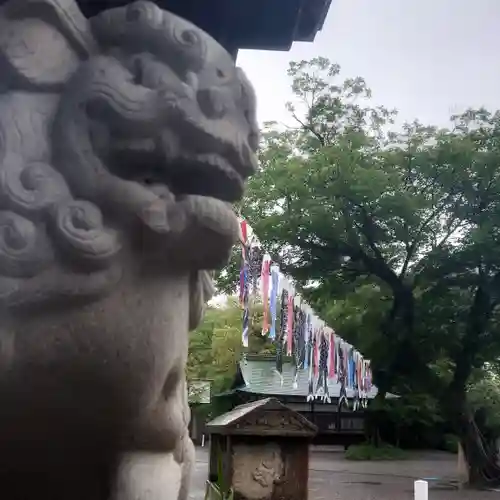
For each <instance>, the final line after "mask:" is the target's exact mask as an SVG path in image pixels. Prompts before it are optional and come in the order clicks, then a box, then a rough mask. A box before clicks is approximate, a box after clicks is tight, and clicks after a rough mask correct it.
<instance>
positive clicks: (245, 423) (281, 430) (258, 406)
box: [207, 398, 318, 437]
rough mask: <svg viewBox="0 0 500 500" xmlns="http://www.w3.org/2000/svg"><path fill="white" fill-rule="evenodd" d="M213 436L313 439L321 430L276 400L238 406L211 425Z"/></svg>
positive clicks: (261, 400)
mask: <svg viewBox="0 0 500 500" xmlns="http://www.w3.org/2000/svg"><path fill="white" fill-rule="evenodd" d="M207 430H208V432H209V433H210V434H230V435H237V434H239V435H254V436H296V437H313V436H314V435H315V434H316V432H317V431H318V428H317V427H316V426H315V425H314V424H313V423H311V422H309V420H307V418H305V417H304V416H302V415H301V414H300V413H298V412H296V411H294V410H292V409H290V408H288V407H287V406H285V405H284V404H282V403H280V401H278V400H277V399H275V398H266V399H260V400H259V401H254V402H252V403H246V404H244V405H240V406H237V407H236V408H234V409H233V410H231V411H229V412H227V413H224V415H220V416H219V417H217V418H215V419H214V420H212V421H211V422H209V423H208V424H207Z"/></svg>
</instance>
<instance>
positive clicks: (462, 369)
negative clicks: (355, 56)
mask: <svg viewBox="0 0 500 500" xmlns="http://www.w3.org/2000/svg"><path fill="white" fill-rule="evenodd" d="M339 71H340V68H339V67H338V66H337V65H334V64H331V63H330V62H329V61H328V60H327V59H324V58H316V59H313V60H312V61H301V62H298V63H292V64H291V65H290V70H289V76H290V77H291V79H292V89H293V92H294V95H295V101H294V103H292V104H289V106H288V108H289V110H290V113H291V114H292V116H293V117H294V118H295V120H296V124H297V127H296V128H285V129H283V128H279V127H278V126H277V125H276V124H269V125H268V127H267V129H266V130H265V133H264V138H263V148H262V153H261V171H260V172H259V174H258V175H257V176H255V177H254V178H253V179H252V180H251V182H250V186H249V189H248V192H247V196H246V198H245V200H244V202H243V204H242V206H241V210H242V213H243V215H244V216H245V217H246V218H247V219H248V220H249V221H250V223H251V224H252V226H253V227H254V228H255V230H256V232H257V234H258V235H259V237H260V239H261V240H262V241H263V242H264V244H265V245H266V246H267V247H268V248H269V249H270V251H271V252H273V253H274V255H275V258H276V259H279V260H280V261H281V263H282V266H283V267H284V269H285V270H286V271H288V272H289V273H291V274H292V275H293V276H294V277H295V279H296V280H297V282H298V283H299V285H301V286H302V287H303V293H304V294H306V295H307V296H308V297H309V299H310V301H311V302H312V303H313V305H314V306H315V307H316V309H317V310H318V312H320V313H321V314H322V315H323V316H326V317H329V318H332V319H334V320H335V321H336V320H338V319H339V317H341V316H342V315H343V314H344V315H345V314H346V311H348V310H349V309H351V310H352V309H354V310H357V313H356V314H355V315H354V316H355V318H357V319H356V320H357V321H360V322H361V325H362V329H370V330H371V331H372V332H373V334H374V340H373V341H371V342H366V344H367V345H366V348H364V347H365V346H364V345H363V346H362V345H360V348H364V349H363V350H364V352H365V353H366V354H367V355H368V356H370V357H372V358H373V359H374V368H375V372H374V375H375V380H376V383H377V385H378V386H379V389H380V393H381V395H382V396H383V395H384V394H385V393H386V392H387V391H389V390H391V391H398V390H402V389H406V390H408V389H411V390H415V391H419V392H428V393H430V394H433V395H434V396H435V397H436V398H437V399H438V400H439V401H440V402H441V405H442V408H443V412H444V414H445V415H446V417H447V418H448V419H449V420H450V421H451V422H452V424H453V427H454V429H455V431H456V433H457V434H458V435H459V436H460V438H461V441H462V444H463V446H464V448H465V453H466V456H467V458H468V461H469V465H470V468H471V477H472V480H473V481H477V482H479V481H483V482H490V481H496V480H497V478H498V477H499V472H500V471H499V470H498V468H497V466H496V464H495V463H494V461H493V460H492V459H491V457H489V456H487V454H486V453H484V447H483V446H482V442H481V436H480V434H479V433H478V432H477V427H476V426H475V425H474V422H473V420H472V417H471V411H470V407H469V405H468V404H467V398H466V394H467V385H468V382H469V379H470V377H471V375H472V373H473V371H474V370H475V369H478V368H480V367H482V366H483V364H484V363H485V362H487V361H490V360H493V359H495V358H496V357H497V356H498V354H499V349H500V341H499V340H500V336H499V330H498V318H497V316H498V311H497V305H498V300H499V298H500V295H499V292H500V287H499V284H500V259H499V257H500V254H499V252H500V238H499V227H500V224H499V207H500V182H499V179H500V178H499V169H498V165H499V163H500V114H498V113H489V112H487V111H486V110H470V111H468V112H466V113H465V114H463V115H460V116H455V117H452V119H451V127H450V129H437V128H435V127H428V126H423V125H422V124H420V123H418V122H414V123H411V124H407V125H406V126H405V127H404V128H403V130H402V131H401V132H399V133H391V132H389V131H388V130H389V128H390V125H391V123H392V120H393V117H394V112H392V111H389V110H387V109H385V108H383V107H373V106H370V102H369V98H370V91H369V89H368V88H367V86H366V83H365V81H364V80H363V79H362V78H355V79H347V80H345V81H343V82H342V81H340V82H339V81H338V77H339ZM226 281H227V280H226ZM311 283H313V284H314V286H312V287H311V286H309V287H307V285H310V284H311ZM360 298H361V299H362V300H365V301H366V303H365V307H366V311H365V312H363V311H360V310H359V309H360V307H363V305H362V304H360V303H359V300H360ZM339 300H340V301H343V304H342V307H340V306H339V305H338V302H336V301H339ZM356 301H358V302H357V303H356ZM351 319H352V318H351ZM333 324H336V323H333ZM359 331H361V330H359ZM364 338H366V336H364ZM375 339H376V340H375ZM358 345H359V344H358ZM440 360H444V361H445V363H446V366H447V369H446V370H442V367H441V371H440V369H439V368H440V367H439V366H438V364H439V363H437V362H438V361H440Z"/></svg>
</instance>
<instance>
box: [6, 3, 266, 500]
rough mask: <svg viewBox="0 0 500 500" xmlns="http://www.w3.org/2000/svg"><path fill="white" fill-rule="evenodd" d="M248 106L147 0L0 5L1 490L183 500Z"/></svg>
mask: <svg viewBox="0 0 500 500" xmlns="http://www.w3.org/2000/svg"><path fill="white" fill-rule="evenodd" d="M257 144H258V131H257V126H256V122H255V99H254V95H253V91H252V88H251V86H250V85H249V83H248V81H247V79H246V78H245V76H244V74H243V73H242V71H241V70H240V69H238V68H236V67H235V65H234V61H233V60H232V58H231V56H230V55H229V54H228V53H227V52H226V51H225V50H224V49H223V48H222V47H221V46H220V45H219V44H218V43H217V42H215V41H214V40H213V39H212V38H211V37H210V36H208V35H207V34H206V33H204V32H203V31H201V30H200V29H198V28H197V27H195V26H193V25H192V24H190V23H189V22H187V21H184V20H182V19H180V18H178V17H176V16H175V15H173V14H170V13H168V12H165V11H162V10H160V9H159V8H158V7H157V6H156V5H155V4H153V3H151V2H147V1H140V2H135V3H131V4H130V5H128V6H126V7H120V8H116V9H111V10H108V11H105V12H102V13H101V14H99V15H98V16H96V17H95V18H91V19H87V18H86V17H84V16H83V15H82V14H81V12H80V11H79V9H78V6H77V4H76V2H74V1H73V0H10V1H8V2H6V3H3V4H2V6H1V7H0V330H1V331H0V484H1V485H2V486H1V488H2V495H3V497H5V498H6V499H8V500H35V499H36V500H38V499H40V498H50V499H52V500H68V499H71V500H111V499H113V500H129V499H130V500H146V499H147V500H156V499H160V498H161V499H165V498H169V499H179V500H182V499H185V498H187V488H188V479H189V473H190V467H191V463H192V461H193V446H192V443H191V442H190V440H189V437H188V433H187V426H188V422H189V407H188V404H187V394H186V387H185V379H184V368H185V362H186V357H187V345H188V331H189V329H192V328H194V327H196V326H197V324H198V322H199V321H200V319H201V315H202V311H203V305H204V303H205V302H206V301H207V300H208V299H209V298H210V296H211V294H212V285H211V278H210V276H211V275H210V271H211V270H212V269H215V268H217V267H220V266H222V265H224V263H225V262H226V260H227V258H228V256H229V253H230V249H231V246H232V245H233V243H234V242H235V241H236V240H237V237H238V222H237V219H236V217H235V216H234V214H233V212H232V209H231V202H234V201H237V200H239V199H240V197H241V196H242V193H243V186H244V181H245V179H246V178H247V177H248V176H249V175H250V174H251V173H252V172H253V171H254V170H255V167H256V159H255V154H254V153H255V150H256V148H257Z"/></svg>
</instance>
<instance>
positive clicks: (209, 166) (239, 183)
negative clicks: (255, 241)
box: [106, 139, 254, 203]
mask: <svg viewBox="0 0 500 500" xmlns="http://www.w3.org/2000/svg"><path fill="white" fill-rule="evenodd" d="M122 144H123V147H122V146H121V145H122ZM193 149H195V148H193ZM193 149H192V150H191V151H193ZM228 151H230V150H228ZM250 154H251V153H250V152H248V155H250ZM230 156H233V157H232V158H229V157H230ZM244 158H245V157H244V156H242V155H236V153H235V154H233V155H231V154H228V155H225V156H223V155H221V154H217V153H193V152H190V153H182V152H180V153H177V154H173V155H169V154H168V153H166V152H165V148H164V147H163V146H162V145H161V140H160V141H158V140H154V139H144V140H139V141H135V142H131V141H125V142H121V141H118V142H116V143H115V144H114V145H113V144H112V148H111V152H110V157H109V158H108V159H107V161H106V165H107V167H108V168H109V169H110V171H111V172H112V173H113V174H115V175H117V176H119V177H121V178H123V179H127V180H134V181H136V182H139V183H140V184H142V185H145V186H154V185H163V186H166V187H168V189H169V190H170V192H171V193H172V194H173V195H174V196H176V197H182V196H184V195H200V196H209V197H212V198H217V199H219V200H222V201H227V202H231V203H232V202H236V201H239V200H240V199H241V197H242V196H243V189H244V182H245V180H246V178H247V177H248V176H249V175H250V174H251V173H252V172H253V169H254V167H253V164H252V161H251V160H250V159H249V160H248V162H247V163H246V162H245V160H244Z"/></svg>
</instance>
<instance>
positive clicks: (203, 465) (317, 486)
mask: <svg viewBox="0 0 500 500" xmlns="http://www.w3.org/2000/svg"><path fill="white" fill-rule="evenodd" d="M207 462H208V449H207V448H199V449H198V450H197V460H196V467H195V471H194V474H193V479H192V485H191V494H190V498H191V499H192V500H203V498H204V493H205V492H204V488H205V481H206V478H207V467H208V463H207ZM455 472H456V457H455V456H453V455H450V454H447V453H439V452H425V453H424V452H422V453H420V452H419V453H414V454H412V456H411V459H410V460H404V461H401V462H350V461H347V460H344V455H343V452H341V451H340V450H329V451H325V449H313V450H312V452H311V459H310V473H309V488H310V489H309V491H310V495H309V499H310V500H413V482H414V480H415V479H427V480H428V481H429V483H430V491H429V500H500V492H487V491H457V490H456V489H455V487H453V486H452V484H451V481H453V480H454V478H455Z"/></svg>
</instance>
